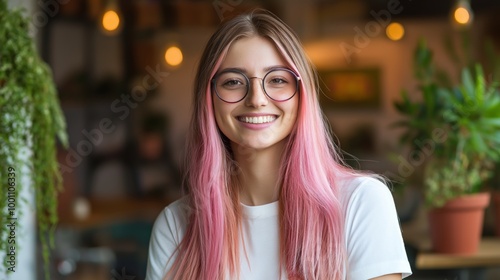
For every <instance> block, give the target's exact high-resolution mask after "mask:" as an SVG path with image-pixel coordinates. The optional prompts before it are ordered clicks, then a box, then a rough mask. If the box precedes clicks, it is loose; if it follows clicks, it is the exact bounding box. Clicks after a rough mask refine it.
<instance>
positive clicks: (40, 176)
mask: <svg viewBox="0 0 500 280" xmlns="http://www.w3.org/2000/svg"><path fill="white" fill-rule="evenodd" d="M28 26H29V21H28V18H26V17H25V16H23V15H22V11H19V10H9V9H8V6H7V3H6V1H5V0H0V46H1V47H0V143H1V144H0V163H1V168H0V182H1V184H2V186H1V187H0V213H1V214H0V217H1V224H2V225H5V224H8V223H11V222H12V223H14V226H15V230H12V229H9V227H6V226H2V227H1V229H0V251H1V252H10V251H12V252H14V253H15V251H16V250H18V249H20V248H21V249H22V247H23V246H25V245H27V244H19V240H17V243H13V242H12V241H13V235H12V233H13V232H14V234H15V236H16V238H21V237H22V236H23V235H25V234H28V233H27V232H24V233H23V227H26V225H23V224H18V223H20V222H19V221H21V220H23V219H22V216H23V215H28V214H29V213H25V212H26V211H23V210H22V209H24V210H26V209H28V210H30V207H33V208H35V210H36V218H37V223H36V225H37V229H38V235H39V238H40V241H41V246H42V256H43V259H44V263H45V272H46V274H45V277H46V278H47V279H50V275H49V269H48V264H49V252H50V248H51V247H52V246H53V239H52V233H53V231H54V228H55V225H56V223H57V212H56V211H57V192H58V190H59V189H60V187H61V176H60V172H59V166H58V162H57V160H56V148H57V147H56V145H57V142H56V141H57V140H56V136H57V137H58V139H59V140H60V141H61V143H62V144H63V145H64V146H66V145H67V136H66V132H65V131H66V129H65V122H64V118H63V114H62V112H61V108H60V105H59V101H58V97H57V93H56V89H55V85H54V82H53V79H52V74H51V72H50V69H49V67H47V65H46V64H45V63H44V62H43V61H42V60H41V59H40V57H39V56H38V54H37V51H36V49H35V46H34V43H33V40H32V38H31V37H30V36H29V32H28ZM22 178H27V180H23V179H22ZM23 192H24V193H28V194H31V195H32V196H34V202H35V204H36V206H35V205H32V206H31V205H27V208H26V207H24V206H26V201H24V200H23V197H20V194H21V193H23ZM23 205H24V206H23ZM23 207H24V208H23ZM14 217H15V218H16V220H13V219H12V218H14ZM14 241H15V240H14ZM13 246H14V247H13ZM8 257H9V256H8V255H7V254H5V259H3V260H2V266H1V268H3V269H2V271H3V272H7V273H8V272H12V271H14V270H16V272H15V273H17V275H16V277H19V275H20V274H19V273H20V272H19V270H31V269H29V268H28V267H22V265H27V264H17V267H15V268H14V267H12V266H9V264H7V260H10V258H11V257H12V256H10V257H9V258H8ZM18 257H20V256H18ZM14 264H15V262H14ZM20 265H21V266H20ZM2 278H3V277H2Z"/></svg>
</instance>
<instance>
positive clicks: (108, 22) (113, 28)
mask: <svg viewBox="0 0 500 280" xmlns="http://www.w3.org/2000/svg"><path fill="white" fill-rule="evenodd" d="M122 25H123V23H122V17H121V13H120V9H119V6H118V3H117V2H116V1H115V0H110V1H109V2H108V3H107V4H106V5H105V8H104V12H103V13H102V14H101V27H102V31H103V32H104V33H106V34H108V35H114V34H116V33H118V32H119V31H120V29H121V26H122Z"/></svg>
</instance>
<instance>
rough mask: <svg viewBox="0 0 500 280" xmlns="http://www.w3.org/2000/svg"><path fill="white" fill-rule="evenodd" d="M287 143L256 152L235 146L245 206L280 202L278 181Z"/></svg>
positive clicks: (241, 196) (241, 198) (241, 192)
mask: <svg viewBox="0 0 500 280" xmlns="http://www.w3.org/2000/svg"><path fill="white" fill-rule="evenodd" d="M284 143H285V141H282V142H281V143H277V144H275V145H273V146H272V147H270V148H267V149H262V150H255V149H252V148H246V147H242V146H237V145H236V144H233V151H235V152H234V156H235V160H236V161H237V162H238V165H239V167H240V170H241V172H240V173H238V181H239V184H240V201H241V203H243V204H245V205H250V206H252V205H263V204H268V203H271V202H273V201H276V200H278V188H279V186H278V180H279V169H280V165H281V155H282V153H283V149H284V146H285V144H284Z"/></svg>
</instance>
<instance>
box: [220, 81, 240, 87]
mask: <svg viewBox="0 0 500 280" xmlns="http://www.w3.org/2000/svg"><path fill="white" fill-rule="evenodd" d="M223 85H224V86H225V87H238V86H242V85H244V84H243V83H242V82H241V81H239V80H227V81H225V82H224V84H223Z"/></svg>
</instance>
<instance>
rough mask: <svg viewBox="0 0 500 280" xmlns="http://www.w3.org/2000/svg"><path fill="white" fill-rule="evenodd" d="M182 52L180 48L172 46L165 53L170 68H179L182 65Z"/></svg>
mask: <svg viewBox="0 0 500 280" xmlns="http://www.w3.org/2000/svg"><path fill="white" fill-rule="evenodd" d="M182 60H183V56H182V51H181V49H179V48H178V47H175V46H172V47H169V48H168V49H167V50H166V51H165V61H166V62H167V64H168V65H170V66H178V65H179V64H181V63H182Z"/></svg>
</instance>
